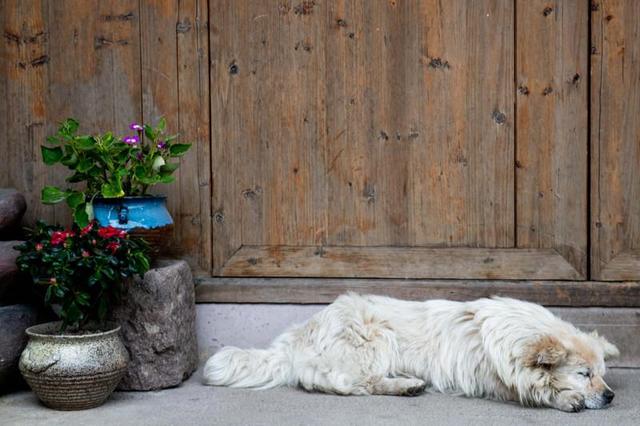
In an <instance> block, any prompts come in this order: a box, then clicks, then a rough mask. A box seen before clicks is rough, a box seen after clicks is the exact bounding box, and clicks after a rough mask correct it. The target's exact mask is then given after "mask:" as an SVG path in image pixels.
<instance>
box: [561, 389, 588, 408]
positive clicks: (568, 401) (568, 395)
mask: <svg viewBox="0 0 640 426" xmlns="http://www.w3.org/2000/svg"><path fill="white" fill-rule="evenodd" d="M554 407H555V408H557V409H558V410H562V411H566V412H568V413H577V412H579V411H582V410H584V408H585V402H584V396H582V394H580V392H574V391H562V392H560V393H559V394H558V396H557V397H556V400H555V403H554Z"/></svg>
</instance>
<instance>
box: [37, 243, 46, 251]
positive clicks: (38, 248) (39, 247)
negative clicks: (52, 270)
mask: <svg viewBox="0 0 640 426" xmlns="http://www.w3.org/2000/svg"><path fill="white" fill-rule="evenodd" d="M43 248H44V246H43V245H42V243H37V244H36V251H42V249H43Z"/></svg>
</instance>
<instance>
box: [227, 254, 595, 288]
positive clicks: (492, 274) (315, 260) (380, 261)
mask: <svg viewBox="0 0 640 426" xmlns="http://www.w3.org/2000/svg"><path fill="white" fill-rule="evenodd" d="M221 275H222V276H234V277H322V278H338V277H348V278H363V277H366V278H434V279H491V280H496V279H511V280H522V279H532V280H579V279H581V278H583V277H582V275H581V274H580V273H579V272H578V271H576V269H575V268H574V267H573V266H572V265H571V264H570V263H569V262H567V260H566V259H565V258H564V257H563V256H562V255H561V254H560V253H558V252H557V251H556V250H554V249H529V248H523V249H514V248H467V247H454V248H427V247H343V246H337V247H336V246H330V247H326V246H323V247H309V246H243V247H241V248H240V250H238V251H237V252H236V253H235V254H234V255H233V256H232V257H231V259H229V261H228V262H227V263H226V265H225V266H224V267H223V269H222V274H221Z"/></svg>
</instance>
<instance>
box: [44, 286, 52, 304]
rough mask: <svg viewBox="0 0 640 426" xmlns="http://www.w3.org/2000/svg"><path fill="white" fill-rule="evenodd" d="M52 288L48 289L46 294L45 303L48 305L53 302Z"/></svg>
mask: <svg viewBox="0 0 640 426" xmlns="http://www.w3.org/2000/svg"><path fill="white" fill-rule="evenodd" d="M52 288H53V287H51V286H49V287H47V291H46V292H45V293H44V303H46V304H48V303H49V302H50V301H51V291H52Z"/></svg>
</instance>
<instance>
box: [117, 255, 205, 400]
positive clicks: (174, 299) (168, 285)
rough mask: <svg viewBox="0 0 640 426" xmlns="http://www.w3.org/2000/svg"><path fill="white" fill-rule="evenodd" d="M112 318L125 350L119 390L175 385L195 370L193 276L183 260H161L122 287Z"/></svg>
mask: <svg viewBox="0 0 640 426" xmlns="http://www.w3.org/2000/svg"><path fill="white" fill-rule="evenodd" d="M113 319H114V320H115V321H117V322H118V323H120V325H121V326H122V337H123V340H124V343H125V346H126V348H127V350H128V351H129V356H130V362H129V367H128V370H127V373H126V374H125V376H124V378H123V379H122V381H121V382H120V385H119V387H118V388H119V389H121V390H154V389H162V388H167V387H172V386H177V385H179V384H180V383H181V382H182V381H183V380H185V379H187V378H188V377H189V376H190V375H191V374H192V373H193V372H194V371H195V369H196V368H197V366H198V347H197V342H196V329H195V327H196V324H195V320H196V311H195V292H194V284H193V277H192V275H191V270H190V269H189V266H188V265H187V263H186V262H184V261H164V262H162V263H160V264H159V265H158V267H156V268H154V269H151V270H150V271H148V272H147V273H146V274H145V276H144V279H136V280H135V281H133V282H131V283H129V284H127V286H126V289H125V293H124V297H123V303H122V304H121V305H120V306H118V307H117V308H116V309H114V312H113Z"/></svg>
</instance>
